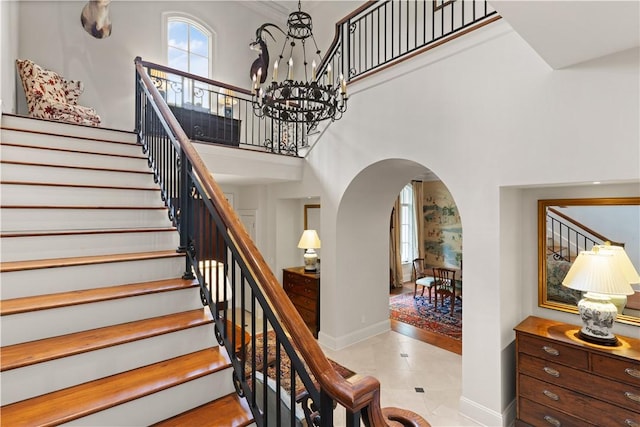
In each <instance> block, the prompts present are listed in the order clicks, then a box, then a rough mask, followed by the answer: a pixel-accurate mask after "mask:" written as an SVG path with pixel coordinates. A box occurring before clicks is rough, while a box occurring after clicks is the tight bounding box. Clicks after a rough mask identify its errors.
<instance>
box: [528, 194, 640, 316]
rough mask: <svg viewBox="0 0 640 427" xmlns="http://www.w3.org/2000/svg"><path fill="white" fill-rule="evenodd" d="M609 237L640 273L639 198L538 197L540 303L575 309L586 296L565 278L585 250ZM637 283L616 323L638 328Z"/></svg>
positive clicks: (552, 306) (639, 307) (556, 307)
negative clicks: (539, 198)
mask: <svg viewBox="0 0 640 427" xmlns="http://www.w3.org/2000/svg"><path fill="white" fill-rule="evenodd" d="M606 241H609V242H611V244H615V245H618V246H623V247H624V248H625V251H626V252H627V255H628V256H629V258H630V259H631V261H632V263H633V265H634V266H635V268H636V270H638V271H640V197H620V198H593V199H547V200H538V306H540V307H544V308H549V309H554V310H561V311H566V312H570V313H577V312H578V308H577V303H578V301H579V300H580V299H581V298H582V296H581V295H580V292H577V291H574V290H572V289H569V288H566V287H564V286H563V285H562V280H563V279H564V277H565V276H566V274H567V272H568V271H569V268H570V267H571V263H572V262H573V260H574V259H575V257H576V256H577V255H578V253H579V252H580V251H581V250H590V249H591V247H592V246H593V245H595V244H603V243H605V242H606ZM638 286H640V285H637V284H636V285H633V287H634V290H635V291H636V293H635V295H631V296H629V297H628V301H627V303H626V305H625V306H624V307H623V308H622V313H619V314H618V318H617V321H619V322H622V323H627V324H631V325H637V326H640V288H639V287H638Z"/></svg>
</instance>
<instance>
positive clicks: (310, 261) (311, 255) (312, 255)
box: [298, 230, 320, 271]
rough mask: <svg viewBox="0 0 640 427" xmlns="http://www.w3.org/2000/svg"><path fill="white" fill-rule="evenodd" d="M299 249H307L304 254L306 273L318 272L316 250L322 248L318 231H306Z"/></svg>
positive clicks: (301, 238)
mask: <svg viewBox="0 0 640 427" xmlns="http://www.w3.org/2000/svg"><path fill="white" fill-rule="evenodd" d="M298 247H299V248H301V249H306V251H305V253H304V271H316V270H317V268H318V254H317V253H316V251H315V250H314V249H319V248H320V238H319V237H318V233H317V232H316V230H304V232H303V233H302V236H301V237H300V241H299V242H298Z"/></svg>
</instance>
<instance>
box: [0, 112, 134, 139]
mask: <svg viewBox="0 0 640 427" xmlns="http://www.w3.org/2000/svg"><path fill="white" fill-rule="evenodd" d="M2 127H3V128H12V129H24V130H26V131H33V132H47V133H52V134H62V135H68V136H75V137H82V138H95V139H98V138H99V139H107V140H118V141H128V142H135V141H136V136H135V135H134V134H133V133H130V132H123V131H120V130H113V129H104V128H100V127H93V126H78V125H70V124H67V123H60V122H54V121H49V120H36V119H31V118H29V117H14V116H6V115H3V116H2ZM42 136H46V135H42ZM3 138H4V135H3ZM3 140H4V139H3Z"/></svg>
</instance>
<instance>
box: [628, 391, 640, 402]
mask: <svg viewBox="0 0 640 427" xmlns="http://www.w3.org/2000/svg"><path fill="white" fill-rule="evenodd" d="M624 395H625V397H626V398H627V399H629V400H633V401H634V402H638V403H640V395H638V394H635V393H631V392H630V391H625V392H624Z"/></svg>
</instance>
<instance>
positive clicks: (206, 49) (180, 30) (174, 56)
mask: <svg viewBox="0 0 640 427" xmlns="http://www.w3.org/2000/svg"><path fill="white" fill-rule="evenodd" d="M165 22H166V27H165V28H166V33H165V34H166V44H165V46H166V52H167V56H166V57H167V65H168V66H169V67H171V68H175V69H177V70H180V71H185V72H187V73H190V74H195V75H198V76H201V77H205V78H210V77H211V75H212V70H213V64H212V60H211V59H212V56H213V55H212V52H213V33H212V32H211V31H210V30H208V29H207V28H206V27H205V26H204V25H202V24H200V23H198V22H196V21H195V20H194V19H192V18H190V17H186V16H183V15H166V16H165ZM169 80H171V81H172V82H173V85H172V86H173V88H172V89H173V90H171V91H168V92H167V102H169V103H170V104H177V105H185V104H186V105H190V106H193V107H195V108H203V109H209V93H208V91H207V90H206V85H204V84H201V83H197V82H196V83H192V81H191V80H189V79H184V78H181V77H179V76H169Z"/></svg>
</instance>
